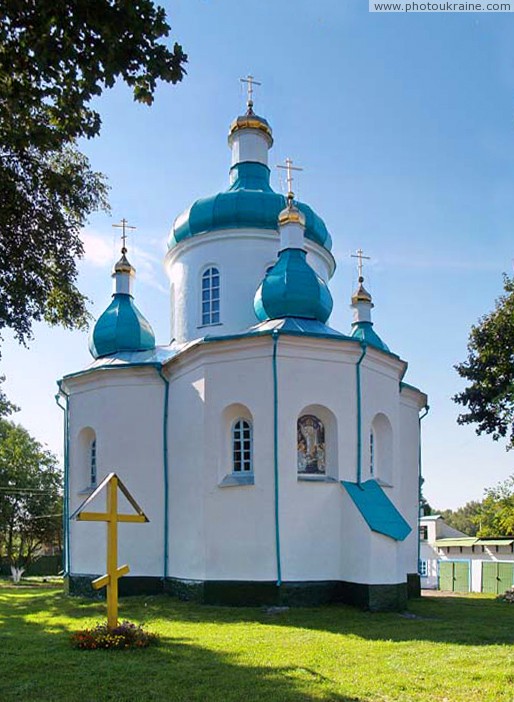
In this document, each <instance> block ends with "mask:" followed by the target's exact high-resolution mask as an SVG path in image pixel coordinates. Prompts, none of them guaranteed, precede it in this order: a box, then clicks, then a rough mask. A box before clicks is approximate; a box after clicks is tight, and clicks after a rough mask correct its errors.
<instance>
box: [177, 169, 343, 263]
mask: <svg viewBox="0 0 514 702" xmlns="http://www.w3.org/2000/svg"><path fill="white" fill-rule="evenodd" d="M230 183H231V185H230V187H229V188H228V190H226V191H225V192H222V193H218V194H217V195H211V197H206V198H202V199H200V200H196V202H194V203H193V204H192V205H191V207H189V209H187V210H186V211H185V212H184V213H183V214H181V215H179V216H178V217H177V219H176V220H175V222H174V223H173V227H172V230H171V234H170V238H169V240H168V248H170V249H171V248H173V247H174V246H176V245H177V244H178V243H180V242H181V241H183V240H184V239H189V238H191V237H194V236H198V235H200V234H204V233H206V232H212V231H216V230H221V229H242V228H250V229H270V230H274V231H276V230H277V220H278V215H279V214H280V212H281V211H282V210H283V209H284V207H285V206H286V198H285V197H284V196H283V195H281V194H280V193H276V192H275V191H274V190H273V189H272V188H271V186H270V170H269V168H268V166H266V165H265V164H263V163H257V162H251V161H245V162H243V163H236V164H235V165H234V166H232V168H231V169H230ZM296 206H297V207H298V209H299V210H300V211H301V212H302V213H303V215H304V216H305V236H306V237H307V239H310V240H311V241H314V242H315V243H316V244H319V245H320V246H323V247H324V248H325V249H328V250H329V251H330V249H331V248H332V238H331V236H330V234H329V233H328V230H327V228H326V226H325V223H324V222H323V220H322V219H321V217H319V215H317V214H316V213H315V212H314V211H313V210H312V209H311V208H310V207H309V205H306V204H304V203H303V202H297V203H296Z"/></svg>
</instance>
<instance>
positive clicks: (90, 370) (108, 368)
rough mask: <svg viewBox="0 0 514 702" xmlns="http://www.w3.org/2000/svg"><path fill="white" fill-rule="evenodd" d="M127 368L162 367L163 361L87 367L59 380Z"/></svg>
mask: <svg viewBox="0 0 514 702" xmlns="http://www.w3.org/2000/svg"><path fill="white" fill-rule="evenodd" d="M126 368H157V369H160V368H162V363H158V362H151V363H145V362H142V363H123V364H121V363H120V364H118V365H113V364H110V365H105V366H95V367H94V368H86V369H85V370H83V371H77V373H68V375H65V376H64V377H63V379H62V380H60V381H59V383H62V382H63V381H64V380H71V379H74V378H81V377H82V376H83V375H91V374H92V373H97V372H98V371H100V372H106V371H123V370H125V369H126Z"/></svg>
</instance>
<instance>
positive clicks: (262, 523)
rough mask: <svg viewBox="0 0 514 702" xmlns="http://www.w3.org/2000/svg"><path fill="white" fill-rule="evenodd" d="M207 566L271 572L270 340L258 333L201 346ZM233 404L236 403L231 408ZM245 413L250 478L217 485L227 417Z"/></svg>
mask: <svg viewBox="0 0 514 702" xmlns="http://www.w3.org/2000/svg"><path fill="white" fill-rule="evenodd" d="M206 355H208V361H207V360H206V389H207V390H206V391H207V397H208V409H207V412H206V425H205V426H206V446H207V447H208V455H207V456H206V471H205V476H204V491H205V496H206V497H205V511H206V523H208V524H209V528H208V529H207V530H206V534H205V539H206V554H207V556H206V560H207V563H206V568H207V577H208V579H210V580H226V579H230V580H259V581H269V580H274V579H275V578H276V555H275V521H274V519H275V518H274V491H273V486H274V482H273V400H272V386H271V383H272V372H271V347H270V344H269V339H268V343H267V344H266V343H263V341H262V340H257V341H256V342H255V341H250V342H249V343H245V344H241V343H239V344H238V348H237V349H230V347H229V345H228V344H227V345H225V344H222V345H220V344H216V346H214V345H213V346H211V347H207V348H206ZM238 409H239V410H240V411H238ZM236 414H237V415H238V416H240V417H247V418H248V417H250V418H251V420H252V429H253V479H254V484H252V485H235V486H234V485H232V486H231V485H224V484H223V480H224V479H225V478H226V477H227V476H230V475H231V474H232V451H231V436H230V430H231V426H232V422H233V420H234V419H236Z"/></svg>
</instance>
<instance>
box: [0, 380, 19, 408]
mask: <svg viewBox="0 0 514 702" xmlns="http://www.w3.org/2000/svg"><path fill="white" fill-rule="evenodd" d="M4 380H5V375H0V419H2V418H3V417H8V416H9V415H10V414H12V413H13V412H17V411H18V409H19V407H16V405H14V404H13V403H12V402H10V401H9V400H8V399H7V395H6V394H5V392H4V391H3V390H2V383H3V382H4Z"/></svg>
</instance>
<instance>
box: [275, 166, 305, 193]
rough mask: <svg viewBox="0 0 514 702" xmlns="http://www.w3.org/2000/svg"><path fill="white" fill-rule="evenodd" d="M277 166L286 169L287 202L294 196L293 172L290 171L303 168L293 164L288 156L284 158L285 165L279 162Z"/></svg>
mask: <svg viewBox="0 0 514 702" xmlns="http://www.w3.org/2000/svg"><path fill="white" fill-rule="evenodd" d="M277 168H283V169H284V170H285V171H286V178H287V199H288V200H289V203H291V202H292V201H293V198H294V193H293V173H292V171H303V168H299V167H298V166H293V161H292V160H291V159H290V158H286V165H285V166H282V165H281V164H279V165H278V166H277Z"/></svg>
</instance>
